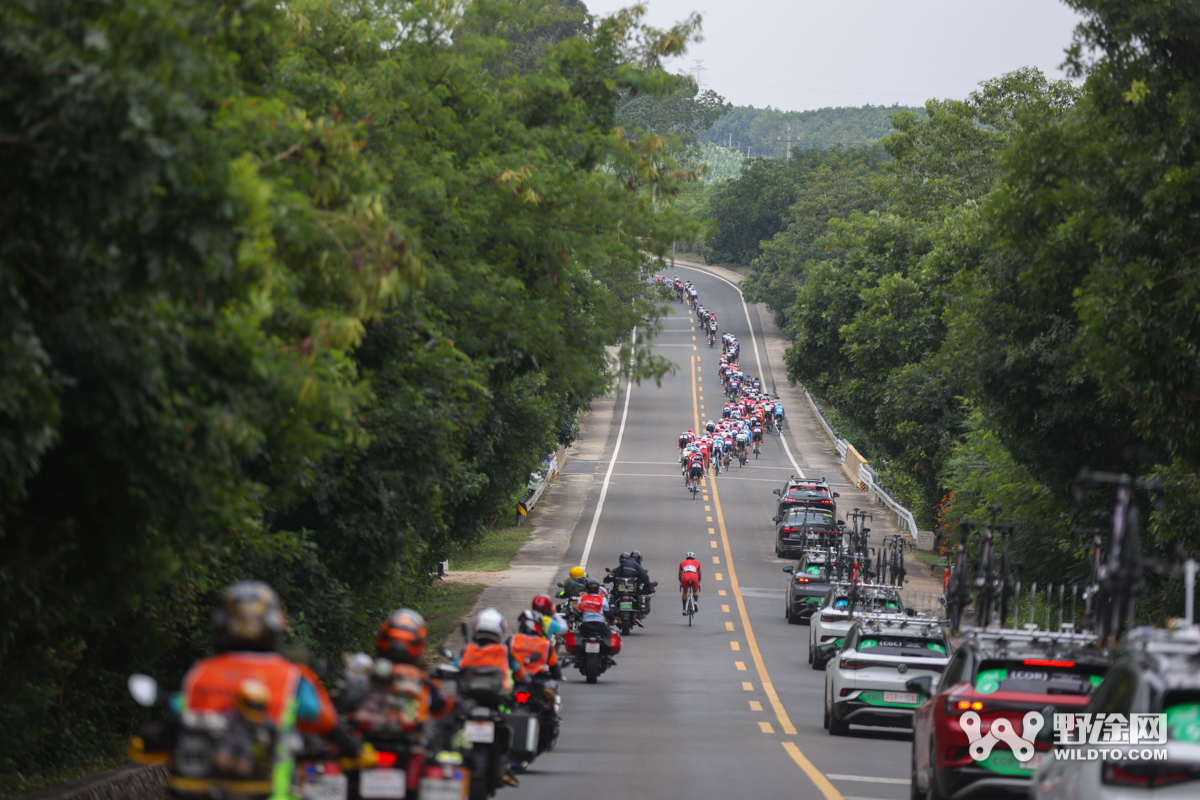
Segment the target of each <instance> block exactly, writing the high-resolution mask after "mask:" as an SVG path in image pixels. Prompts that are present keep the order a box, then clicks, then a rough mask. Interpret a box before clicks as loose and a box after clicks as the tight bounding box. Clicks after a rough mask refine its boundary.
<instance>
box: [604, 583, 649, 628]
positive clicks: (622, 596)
mask: <svg viewBox="0 0 1200 800" xmlns="http://www.w3.org/2000/svg"><path fill="white" fill-rule="evenodd" d="M638 583H639V581H638V579H637V578H636V577H633V578H613V590H612V595H611V596H610V597H609V601H608V602H609V606H610V607H612V608H613V612H614V617H615V621H616V623H617V625H618V627H620V629H621V635H622V636H628V635H629V631H630V630H631V629H632V628H633V626H634V625H635V624H636V625H638V626H639V627H640V626H641V622H638V621H637V619H636V616H637V613H638V612H640V611H641V603H640V602H639V601H638Z"/></svg>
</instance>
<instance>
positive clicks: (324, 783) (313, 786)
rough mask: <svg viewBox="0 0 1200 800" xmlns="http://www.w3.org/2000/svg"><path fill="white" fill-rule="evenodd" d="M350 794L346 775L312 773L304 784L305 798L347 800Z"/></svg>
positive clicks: (308, 799) (302, 794) (312, 799)
mask: <svg viewBox="0 0 1200 800" xmlns="http://www.w3.org/2000/svg"><path fill="white" fill-rule="evenodd" d="M348 795H349V787H348V786H347V782H346V776H345V775H312V776H310V777H309V778H308V781H307V782H306V783H305V784H304V790H303V791H302V793H301V797H303V798H304V800H346V797H347V796H348Z"/></svg>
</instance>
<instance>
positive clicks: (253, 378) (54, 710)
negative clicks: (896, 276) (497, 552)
mask: <svg viewBox="0 0 1200 800" xmlns="http://www.w3.org/2000/svg"><path fill="white" fill-rule="evenodd" d="M555 9H558V10H557V11H556V10H555ZM560 12H561V13H560ZM580 13H582V12H581V10H580V8H579V7H578V6H575V5H563V6H546V7H542V6H526V7H522V8H521V9H517V10H513V9H509V8H507V7H505V6H502V5H496V4H492V3H490V2H483V1H482V0H481V2H477V3H474V4H471V5H469V6H466V7H465V8H463V9H462V10H461V11H459V10H454V9H452V8H451V7H450V6H447V5H445V4H442V3H437V2H429V3H425V2H417V3H408V2H404V3H395V4H393V3H389V2H384V3H376V2H361V3H337V4H332V3H329V2H326V1H325V0H301V1H300V2H297V3H291V4H288V5H287V6H278V5H271V4H262V3H257V2H253V1H252V0H247V2H242V3H235V4H234V5H233V6H230V5H228V4H225V5H219V4H214V3H212V2H209V0H190V2H182V3H180V2H175V3H167V2H164V1H163V0H129V1H126V2H120V3H117V2H111V0H92V2H88V3H84V4H79V3H70V4H68V3H62V2H50V3H44V2H38V3H34V2H28V1H27V0H19V1H18V2H14V3H10V4H7V5H6V6H5V7H4V9H3V11H2V12H0V14H2V17H0V20H2V24H0V65H2V66H3V74H4V75H5V78H4V81H3V83H2V84H0V131H3V135H2V136H0V174H2V175H3V176H4V179H5V180H4V183H5V187H6V190H7V191H6V192H5V193H4V196H3V198H0V230H2V231H3V234H2V235H0V282H2V283H3V289H4V292H3V295H0V297H2V298H3V299H0V309H2V313H0V320H2V321H3V323H2V325H0V352H2V353H3V365H4V367H3V369H4V370H5V374H4V380H3V381H2V382H0V409H2V410H3V420H4V424H3V426H0V456H2V459H0V465H3V471H2V474H0V526H2V528H0V605H2V606H3V608H4V609H5V614H4V618H3V620H2V621H0V674H2V675H3V678H4V681H3V682H4V687H3V690H2V694H0V721H2V722H3V724H2V725H0V754H2V756H0V785H3V786H4V787H5V788H4V791H5V792H20V791H23V789H24V788H26V787H29V786H31V785H32V782H34V781H36V780H37V776H38V775H39V774H42V775H47V774H51V773H55V774H63V772H64V771H70V770H71V769H72V768H75V767H77V766H81V765H84V764H89V765H90V764H94V763H97V761H100V760H103V759H104V758H105V757H106V756H107V755H108V754H110V753H111V752H112V751H111V750H110V749H109V748H111V746H112V744H113V743H114V741H116V739H118V738H119V737H120V734H121V732H123V731H125V730H127V729H128V727H127V726H128V725H129V722H130V720H131V712H132V710H133V709H132V706H131V705H130V703H129V701H128V700H127V698H125V696H124V695H125V692H124V690H123V683H124V676H125V675H127V674H128V673H129V672H131V671H134V670H143V671H151V672H154V673H155V674H157V675H158V676H159V677H160V678H161V679H163V680H164V681H166V682H167V683H170V682H171V681H173V680H177V679H178V677H179V675H180V674H181V672H182V670H183V669H184V668H185V667H186V666H187V665H188V663H190V661H191V660H193V659H194V658H195V657H196V656H197V655H198V654H199V653H201V652H203V650H204V649H205V648H206V646H207V640H208V634H207V630H206V629H207V618H208V612H209V609H210V608H211V605H212V603H213V601H214V598H215V593H216V592H217V591H218V590H219V588H220V587H221V586H222V585H224V584H225V583H227V582H228V581H230V580H233V579H236V578H242V577H259V578H264V579H266V580H268V581H269V582H271V583H272V584H273V585H275V587H276V588H277V589H278V590H279V591H280V593H281V595H282V596H283V598H284V601H285V603H286V604H287V608H288V614H289V619H290V621H291V623H292V638H293V641H294V643H295V644H298V645H303V646H305V647H307V648H308V649H309V650H310V651H311V652H312V653H313V654H314V655H323V656H336V655H337V654H338V653H340V652H341V651H342V650H344V649H350V648H362V647H365V646H367V645H368V642H369V632H370V630H371V628H372V626H373V625H374V624H375V623H376V622H377V620H378V619H379V618H380V616H382V615H383V614H384V613H385V612H386V611H388V610H390V609H391V608H394V607H395V606H396V605H398V604H400V603H402V602H414V603H419V602H420V601H421V598H422V597H423V596H425V594H426V593H427V592H428V591H429V589H428V584H429V574H430V572H431V571H432V570H431V568H432V565H433V563H434V562H436V561H437V560H440V559H441V558H444V557H445V556H446V555H447V554H448V553H450V552H453V551H455V550H456V549H458V548H460V547H462V546H463V545H465V544H468V543H470V542H471V541H473V540H474V539H476V538H477V537H479V536H480V535H481V534H482V532H483V531H484V530H485V529H486V528H487V527H488V525H490V524H491V523H492V522H493V521H494V520H495V519H497V518H498V517H501V516H504V517H506V516H508V515H509V514H510V513H511V511H512V504H513V502H514V501H515V499H516V497H517V496H519V494H520V493H521V492H522V491H523V490H524V486H525V482H526V480H527V476H528V474H529V472H530V471H531V469H532V467H533V466H534V465H535V464H536V463H537V460H538V458H539V457H540V456H541V455H542V454H543V453H545V452H546V451H547V450H548V449H551V448H553V447H554V446H556V445H557V444H558V443H560V442H563V441H568V440H569V439H570V437H571V436H572V435H573V431H574V422H575V419H576V416H577V414H578V412H579V411H580V410H582V409H584V408H586V407H587V405H588V403H589V402H590V400H591V398H593V397H594V396H596V395H597V394H598V393H600V392H602V391H604V390H605V389H606V387H607V386H608V384H609V381H610V380H611V376H610V374H609V372H608V362H607V357H606V351H605V348H606V347H608V346H610V345H613V344H621V343H622V342H625V343H626V344H625V352H624V354H623V363H624V364H625V365H626V368H628V369H630V370H631V371H632V372H633V373H634V376H635V377H638V378H644V377H656V376H661V375H662V374H663V372H664V371H665V370H667V369H668V368H669V365H668V364H667V363H666V362H665V361H663V360H662V359H659V358H655V357H653V356H652V355H651V354H650V353H649V352H648V351H647V350H646V349H645V347H644V346H643V347H641V348H640V349H639V351H638V352H632V350H631V348H629V347H628V344H627V340H628V332H629V330H630V329H631V328H633V327H635V326H637V325H639V324H645V323H647V322H651V321H652V320H653V319H654V317H655V315H656V314H657V311H656V305H655V301H654V297H653V295H652V294H651V293H650V288H649V285H648V283H647V282H646V280H645V277H646V274H647V269H648V266H647V264H646V257H645V255H644V252H645V251H646V250H649V251H650V252H652V253H657V254H662V253H663V252H665V250H666V249H667V248H668V247H669V245H670V241H671V240H672V238H674V237H676V236H681V235H682V236H694V235H695V234H696V233H697V232H698V226H696V225H694V224H692V223H689V222H688V221H687V220H686V218H685V217H684V216H683V214H682V213H681V212H680V211H678V210H677V209H675V208H674V207H672V206H670V204H665V205H662V206H660V207H659V209H658V210H657V213H654V212H653V210H652V201H651V195H653V194H660V195H662V196H664V197H667V196H671V195H673V194H675V193H677V192H678V191H679V189H680V187H681V186H682V185H683V183H684V182H685V181H686V180H687V179H688V177H689V175H688V173H687V171H686V170H683V169H681V168H680V165H679V163H678V161H677V159H676V158H675V157H674V156H673V155H672V153H670V152H665V151H663V149H662V148H661V147H659V143H658V141H657V139H656V138H655V137H653V136H652V135H650V134H638V135H628V134H622V133H620V132H618V131H615V130H614V125H615V120H616V113H617V105H618V102H619V101H620V99H621V98H622V97H627V96H629V95H630V94H634V93H638V94H649V95H654V94H669V93H670V92H671V91H673V90H674V89H675V88H676V87H677V82H676V79H675V78H673V77H672V76H670V75H669V74H667V73H666V72H664V71H663V70H662V68H661V61H662V60H663V59H665V58H669V57H673V56H677V55H679V54H680V53H681V52H682V51H683V49H684V47H685V46H686V44H687V42H688V40H689V38H690V36H691V35H692V32H693V31H694V30H695V27H696V25H697V21H695V20H691V21H688V22H687V23H685V24H684V25H682V26H679V27H677V28H675V29H672V30H669V31H658V30H654V29H651V28H647V27H645V26H643V25H642V24H641V23H640V15H641V12H640V11H638V10H636V9H635V10H633V11H629V12H623V13H621V14H619V15H617V16H616V17H613V18H610V19H605V20H601V21H599V22H596V23H594V25H593V26H592V28H591V29H590V30H591V33H590V34H589V35H588V36H586V37H584V36H577V35H574V34H575V33H576V32H578V31H580V30H583V29H581V28H579V27H571V26H572V25H577V24H579V23H580V17H579V14H580ZM546 14H549V17H547V16H546ZM539 15H540V16H539ZM531 20H532V21H531ZM547 20H549V21H547ZM543 23H544V24H549V25H551V27H554V30H555V31H557V33H556V34H554V35H553V36H550V38H551V39H554V40H555V41H557V44H553V45H552V46H551V44H549V43H546V46H544V47H543V46H542V44H537V45H536V47H535V46H534V45H531V44H530V42H531V41H534V40H536V42H539V43H545V37H543V36H542V33H536V35H535V34H534V32H535V31H538V30H540V29H539V28H538V25H539V24H543ZM559 23H561V25H559ZM531 26H532V27H531ZM555 26H557V27H555ZM564 26H565V27H564ZM519 32H526V33H529V34H530V36H531V37H532V38H531V39H528V40H526V41H525V46H526V50H529V48H531V47H532V48H533V49H534V50H536V53H533V54H532V55H530V53H529V52H526V53H524V55H523V56H521V57H520V58H516V59H515V60H513V61H510V62H506V61H504V58H505V57H506V55H505V54H506V53H510V52H513V50H512V48H514V47H516V46H517V45H516V44H514V43H518V39H519V37H518V36H517V33H519ZM501 35H503V36H506V37H508V38H509V39H510V40H511V41H509V42H506V41H505V40H504V39H502V38H499V37H500V36H501ZM555 37H557V38H555ZM518 49H519V48H518ZM522 58H524V61H522V60H521V59H522ZM506 64H513V65H514V66H513V68H511V69H510V68H509V67H508V66H505V65H506ZM536 65H540V68H535V66H536ZM643 342H644V340H643Z"/></svg>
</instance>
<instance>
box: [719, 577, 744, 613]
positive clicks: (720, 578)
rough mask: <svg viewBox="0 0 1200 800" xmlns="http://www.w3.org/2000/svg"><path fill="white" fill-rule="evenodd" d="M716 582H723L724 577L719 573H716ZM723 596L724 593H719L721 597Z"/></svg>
mask: <svg viewBox="0 0 1200 800" xmlns="http://www.w3.org/2000/svg"><path fill="white" fill-rule="evenodd" d="M717 580H719V581H723V580H725V576H724V575H722V574H721V573H719V572H718V573H717ZM724 594H725V593H724V592H721V595H722V596H724ZM739 599H740V598H739ZM739 605H740V603H739Z"/></svg>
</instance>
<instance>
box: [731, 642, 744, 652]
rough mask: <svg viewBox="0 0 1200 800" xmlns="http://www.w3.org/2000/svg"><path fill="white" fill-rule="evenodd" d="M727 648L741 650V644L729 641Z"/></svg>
mask: <svg viewBox="0 0 1200 800" xmlns="http://www.w3.org/2000/svg"><path fill="white" fill-rule="evenodd" d="M729 649H730V650H741V649H742V646H741V644H739V643H738V642H730V643H729Z"/></svg>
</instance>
